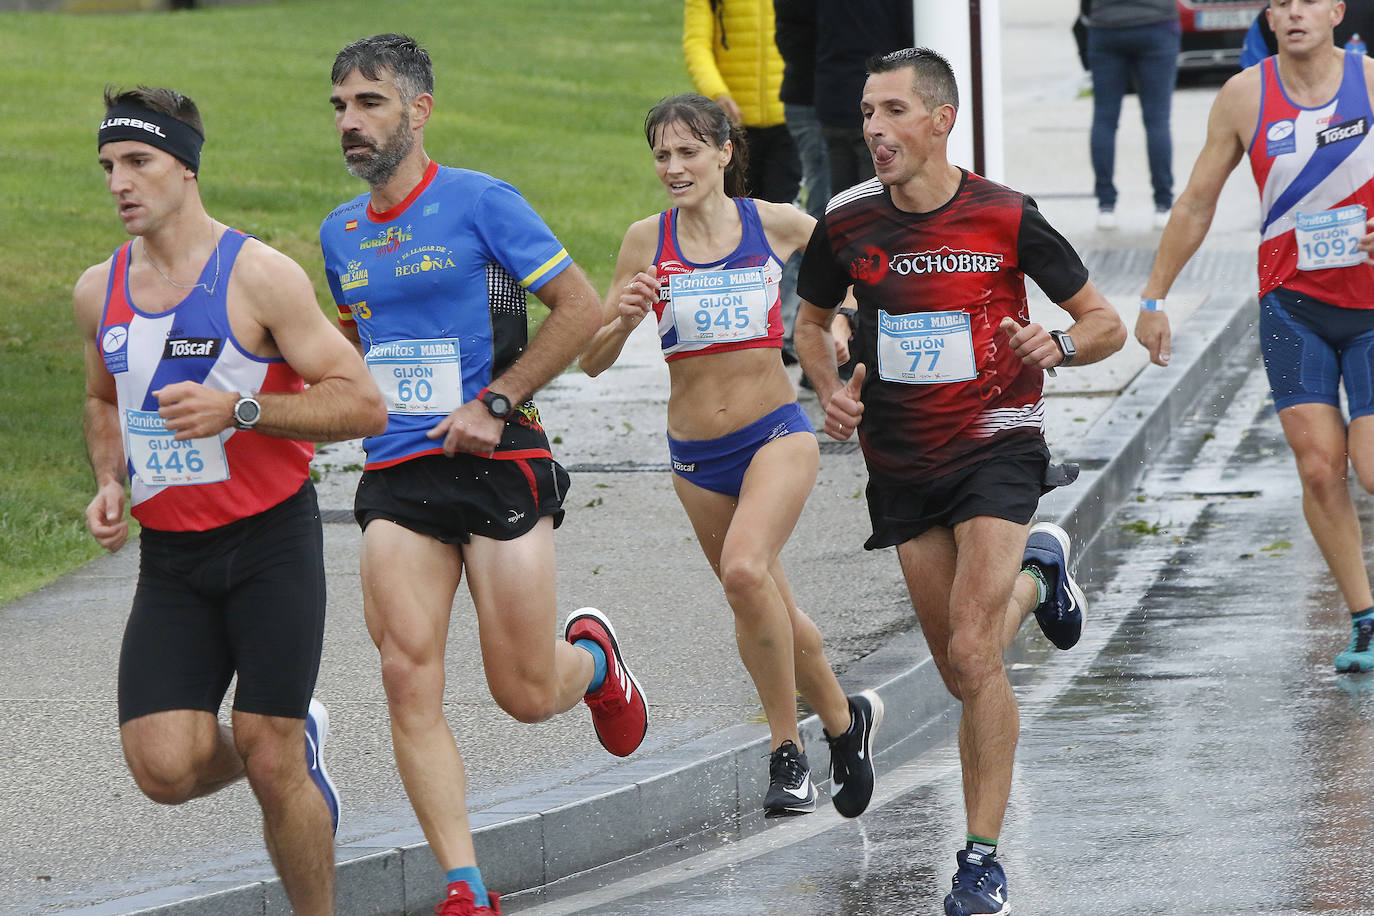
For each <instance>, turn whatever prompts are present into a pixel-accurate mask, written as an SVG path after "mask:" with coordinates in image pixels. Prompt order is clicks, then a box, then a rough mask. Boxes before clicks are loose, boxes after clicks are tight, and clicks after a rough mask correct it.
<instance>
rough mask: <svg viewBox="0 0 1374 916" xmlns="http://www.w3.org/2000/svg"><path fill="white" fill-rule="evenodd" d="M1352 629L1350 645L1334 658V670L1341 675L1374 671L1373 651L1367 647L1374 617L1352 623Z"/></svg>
mask: <svg viewBox="0 0 1374 916" xmlns="http://www.w3.org/2000/svg"><path fill="white" fill-rule="evenodd" d="M1352 627H1353V630H1354V632H1353V633H1351V634H1350V645H1348V646H1346V648H1345V651H1344V652H1342V653H1341V654H1340V655H1337V656H1336V670H1337V671H1339V672H1341V673H1343V674H1344V673H1349V674H1360V673H1361V672H1364V671H1374V651H1371V650H1370V647H1369V640H1370V638H1371V637H1374V616H1370V617H1361V618H1360V619H1358V620H1355V621H1352Z"/></svg>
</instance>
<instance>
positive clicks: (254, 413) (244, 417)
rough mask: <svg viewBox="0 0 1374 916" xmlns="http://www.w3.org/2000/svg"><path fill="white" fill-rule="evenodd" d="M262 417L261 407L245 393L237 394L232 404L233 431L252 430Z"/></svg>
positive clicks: (253, 398)
mask: <svg viewBox="0 0 1374 916" xmlns="http://www.w3.org/2000/svg"><path fill="white" fill-rule="evenodd" d="M261 417H262V405H261V404H259V403H258V399H257V398H255V397H253V395H252V394H251V393H249V392H247V391H240V392H239V399H238V401H236V402H235V403H234V429H252V428H253V427H254V426H256V425H257V423H258V420H259V419H260V418H261Z"/></svg>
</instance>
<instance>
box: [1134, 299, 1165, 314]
mask: <svg viewBox="0 0 1374 916" xmlns="http://www.w3.org/2000/svg"><path fill="white" fill-rule="evenodd" d="M1140 310H1141V311H1142V312H1162V311H1164V300H1163V299H1146V298H1144V297H1143V296H1142V297H1141V299H1140Z"/></svg>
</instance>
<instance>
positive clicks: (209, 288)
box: [143, 220, 223, 296]
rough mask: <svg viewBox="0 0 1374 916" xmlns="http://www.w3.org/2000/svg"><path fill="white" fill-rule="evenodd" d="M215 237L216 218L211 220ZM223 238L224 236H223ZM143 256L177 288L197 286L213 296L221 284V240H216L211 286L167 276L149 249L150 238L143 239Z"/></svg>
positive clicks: (211, 234) (159, 274)
mask: <svg viewBox="0 0 1374 916" xmlns="http://www.w3.org/2000/svg"><path fill="white" fill-rule="evenodd" d="M214 237H215V221H214V220H211V221H210V238H212V239H213V238H214ZM221 238H223V237H222V236H221ZM143 256H144V257H145V258H147V259H148V263H149V264H151V265H153V270H155V271H157V273H158V276H160V277H161V278H162V279H164V280H166V281H167V282H168V283H170V284H171V285H172V286H175V287H176V288H177V289H196V288H197V287H199V288H200V289H203V290H205V294H206V295H207V296H213V295H214V294H215V287H217V286H219V241H216V242H215V278H214V279H213V280H211V281H210V285H209V286H206V285H205V284H204V283H199V282H197V283H178V282H177V281H175V280H173V279H172V278H171V277H169V276H167V275H166V274H165V273H163V272H162V268H161V267H158V266H157V262H156V261H154V260H153V255H152V252H150V251H149V250H148V240H147V239H144V240H143Z"/></svg>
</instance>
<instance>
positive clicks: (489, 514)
mask: <svg viewBox="0 0 1374 916" xmlns="http://www.w3.org/2000/svg"><path fill="white" fill-rule="evenodd" d="M567 492H568V472H567V471H565V470H563V466H562V465H560V464H559V463H558V462H557V461H554V460H553V459H552V458H500V459H496V458H487V457H484V456H481V455H469V454H467V453H465V452H459V453H458V454H456V455H454V456H452V457H449V456H447V455H422V456H420V457H419V458H412V459H410V460H409V461H403V462H401V463H400V464H393V465H392V466H390V467H385V468H377V469H376V470H371V471H364V472H363V476H362V479H361V480H359V481H358V494H357V496H356V497H355V498H354V501H353V516H354V518H356V519H357V520H358V526H359V527H361V528H364V529H366V528H367V524H368V522H370V521H372V520H373V519H377V518H381V519H386V520H387V521H390V522H395V523H396V524H398V525H400V526H401V527H403V528H409V529H410V530H411V531H414V532H416V533H418V534H425V535H428V536H430V537H432V538H434V539H436V540H439V541H442V542H443V543H445V544H466V543H468V541H469V540H470V539H471V538H472V537H473V536H474V535H476V536H478V537H484V538H492V539H494V540H498V541H511V540H514V539H515V538H518V537H520V536H521V535H523V534H527V533H528V532H530V531H531V530H533V528H534V526H535V525H536V524H538V522H539V519H541V518H543V517H544V516H546V515H551V516H553V524H554V527H555V528H557V527H558V526H559V525H561V524H563V497H564V496H565V495H566V494H567Z"/></svg>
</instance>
